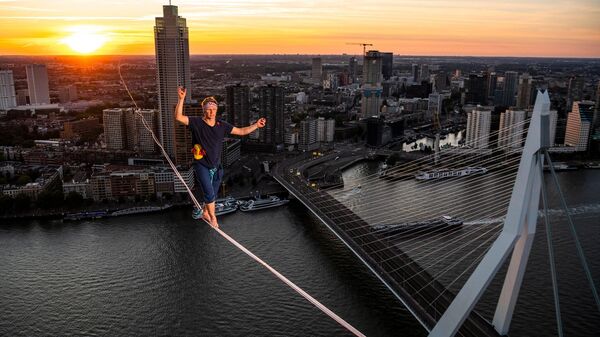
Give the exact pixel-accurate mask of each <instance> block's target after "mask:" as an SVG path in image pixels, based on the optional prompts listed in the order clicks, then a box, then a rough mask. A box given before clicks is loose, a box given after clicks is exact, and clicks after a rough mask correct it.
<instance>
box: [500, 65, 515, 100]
mask: <svg viewBox="0 0 600 337" xmlns="http://www.w3.org/2000/svg"><path fill="white" fill-rule="evenodd" d="M518 88H519V73H518V72H516V71H507V72H506V73H504V92H503V94H502V102H501V103H500V105H503V106H514V105H515V102H516V97H517V89H518Z"/></svg>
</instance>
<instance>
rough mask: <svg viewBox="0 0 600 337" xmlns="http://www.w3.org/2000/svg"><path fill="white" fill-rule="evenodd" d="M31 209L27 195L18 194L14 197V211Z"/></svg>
mask: <svg viewBox="0 0 600 337" xmlns="http://www.w3.org/2000/svg"><path fill="white" fill-rule="evenodd" d="M28 208H31V198H30V197H29V196H28V195H27V194H18V195H17V196H16V197H15V210H17V211H24V210H26V209H28Z"/></svg>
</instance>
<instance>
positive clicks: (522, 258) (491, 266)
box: [429, 92, 550, 337]
mask: <svg viewBox="0 0 600 337" xmlns="http://www.w3.org/2000/svg"><path fill="white" fill-rule="evenodd" d="M549 110H550V98H549V97H548V93H547V92H544V93H541V92H538V95H537V97H536V101H535V106H534V109H533V116H532V118H531V123H530V126H529V130H528V134H527V140H526V142H525V147H524V148H523V154H522V156H521V161H520V163H519V171H518V172H517V178H516V181H515V185H514V188H513V191H512V195H511V199H510V204H509V206H508V212H507V214H506V219H505V221H504V227H503V228H502V232H501V233H500V235H499V236H498V238H497V239H496V241H494V243H493V244H492V246H491V247H490V249H489V250H488V252H487V253H486V254H485V256H484V257H483V259H482V260H481V262H480V263H479V265H477V268H475V271H473V274H471V276H470V277H469V279H468V280H467V282H466V283H465V284H464V286H463V287H462V289H461V290H460V291H459V293H458V294H457V295H456V297H455V298H454V300H453V301H452V303H451V304H450V306H449V307H448V309H447V310H446V311H445V312H444V314H443V315H442V317H441V318H440V320H439V321H438V322H437V324H436V325H435V326H434V327H433V329H432V330H431V332H430V334H429V336H430V337H451V336H454V335H455V334H456V332H457V331H458V330H459V329H460V327H461V325H462V324H463V322H464V321H465V319H467V317H468V316H469V314H470V313H471V311H472V310H473V308H474V307H475V305H476V304H477V302H478V301H479V298H480V297H481V295H483V293H484V291H485V289H486V288H487V286H488V285H489V283H490V282H491V280H492V279H493V278H494V276H495V275H496V272H497V271H498V269H500V267H501V266H502V264H503V263H504V261H505V259H506V257H507V256H508V254H509V253H510V252H511V250H512V252H513V254H512V258H511V262H510V266H509V269H508V273H507V275H506V279H505V281H504V285H503V288H502V293H501V296H500V299H499V301H498V305H497V308H496V314H495V316H494V327H495V328H496V331H498V332H499V333H500V334H506V332H508V328H509V326H510V321H511V318H512V314H513V312H514V307H515V304H516V302H517V297H518V295H519V289H520V287H521V283H522V280H523V275H524V273H525V267H526V266H527V260H528V258H529V252H530V250H531V244H532V242H533V236H534V234H535V227H536V222H537V213H538V207H539V198H540V193H541V183H542V176H541V174H542V173H541V172H540V171H539V161H540V160H541V159H542V156H541V154H540V149H541V148H542V147H544V146H548V144H546V143H547V139H548V135H547V134H549V129H548V118H549Z"/></svg>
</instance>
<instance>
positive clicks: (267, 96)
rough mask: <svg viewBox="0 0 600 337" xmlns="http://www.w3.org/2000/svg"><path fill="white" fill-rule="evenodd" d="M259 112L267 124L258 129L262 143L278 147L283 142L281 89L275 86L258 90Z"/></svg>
mask: <svg viewBox="0 0 600 337" xmlns="http://www.w3.org/2000/svg"><path fill="white" fill-rule="evenodd" d="M259 90H260V91H259V101H260V103H259V111H260V114H261V117H265V118H266V119H267V124H266V125H265V127H264V128H262V129H260V136H259V137H260V141H261V142H262V143H266V144H271V145H274V146H275V145H279V144H283V140H284V133H285V128H284V125H285V124H284V104H283V98H284V97H283V88H282V87H280V86H275V85H267V86H263V87H261V88H260V89H259Z"/></svg>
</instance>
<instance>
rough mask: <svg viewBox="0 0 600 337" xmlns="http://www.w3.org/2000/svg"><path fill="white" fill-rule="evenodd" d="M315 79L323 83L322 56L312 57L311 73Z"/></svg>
mask: <svg viewBox="0 0 600 337" xmlns="http://www.w3.org/2000/svg"><path fill="white" fill-rule="evenodd" d="M310 75H311V78H312V79H313V81H315V82H317V83H321V80H322V79H323V61H322V60H321V58H320V57H314V58H313V59H312V71H311V73H310Z"/></svg>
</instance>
